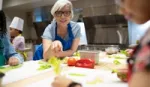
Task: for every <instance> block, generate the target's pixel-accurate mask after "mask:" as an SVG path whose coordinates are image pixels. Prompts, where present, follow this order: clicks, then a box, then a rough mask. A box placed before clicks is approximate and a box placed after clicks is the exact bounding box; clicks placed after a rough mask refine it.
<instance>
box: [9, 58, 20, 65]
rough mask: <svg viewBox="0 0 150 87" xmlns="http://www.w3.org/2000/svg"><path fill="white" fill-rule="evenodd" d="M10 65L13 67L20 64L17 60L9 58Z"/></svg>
mask: <svg viewBox="0 0 150 87" xmlns="http://www.w3.org/2000/svg"><path fill="white" fill-rule="evenodd" d="M8 64H9V65H11V66H15V65H18V64H19V60H18V59H17V58H14V57H11V58H9V61H8Z"/></svg>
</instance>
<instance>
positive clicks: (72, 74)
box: [68, 73, 86, 76]
mask: <svg viewBox="0 0 150 87" xmlns="http://www.w3.org/2000/svg"><path fill="white" fill-rule="evenodd" d="M68 75H70V76H86V75H85V74H80V73H69V74H68Z"/></svg>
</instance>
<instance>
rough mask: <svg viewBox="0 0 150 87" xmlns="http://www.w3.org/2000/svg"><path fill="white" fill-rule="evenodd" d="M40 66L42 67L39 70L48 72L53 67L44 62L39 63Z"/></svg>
mask: <svg viewBox="0 0 150 87" xmlns="http://www.w3.org/2000/svg"><path fill="white" fill-rule="evenodd" d="M38 64H40V67H39V68H38V69H37V70H46V69H49V68H50V67H51V65H50V64H49V63H47V62H44V61H39V62H38Z"/></svg>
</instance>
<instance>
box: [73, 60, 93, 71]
mask: <svg viewBox="0 0 150 87" xmlns="http://www.w3.org/2000/svg"><path fill="white" fill-rule="evenodd" d="M94 65H95V62H94V60H92V59H88V58H82V59H80V60H78V61H77V62H76V64H75V66H76V67H82V68H91V69H93V68H94Z"/></svg>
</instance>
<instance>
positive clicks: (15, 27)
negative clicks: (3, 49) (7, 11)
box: [9, 17, 27, 60]
mask: <svg viewBox="0 0 150 87" xmlns="http://www.w3.org/2000/svg"><path fill="white" fill-rule="evenodd" d="M23 25H24V20H23V19H21V18H19V17H14V19H13V21H12V22H11V24H10V26H9V27H10V36H11V40H12V44H13V47H14V48H15V50H16V51H17V52H19V53H20V54H21V55H22V56H23V57H24V59H25V60H26V59H27V55H26V53H25V52H24V51H23V50H25V39H24V37H23V36H22V31H23Z"/></svg>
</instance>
